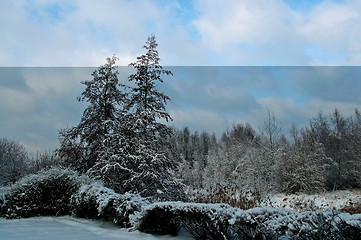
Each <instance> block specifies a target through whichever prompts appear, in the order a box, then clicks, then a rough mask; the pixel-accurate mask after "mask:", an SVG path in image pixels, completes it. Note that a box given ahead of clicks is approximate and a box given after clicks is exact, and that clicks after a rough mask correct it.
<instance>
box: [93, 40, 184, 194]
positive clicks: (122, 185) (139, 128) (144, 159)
mask: <svg viewBox="0 0 361 240" xmlns="http://www.w3.org/2000/svg"><path fill="white" fill-rule="evenodd" d="M156 47H157V43H156V41H155V37H154V36H150V37H149V38H148V41H147V42H146V45H145V46H144V48H145V49H146V50H147V53H146V54H145V55H142V56H140V57H138V58H137V62H135V63H131V64H130V65H129V66H130V67H134V69H135V73H134V74H132V75H130V76H129V81H130V82H134V86H133V87H129V86H127V87H126V89H128V90H129V92H128V95H127V99H126V104H125V105H124V110H123V112H122V113H123V114H122V118H121V121H119V123H118V122H116V123H115V125H116V126H117V128H116V131H115V132H114V133H112V134H106V135H105V139H104V141H103V145H102V150H101V151H100V154H99V158H98V161H97V163H96V164H95V166H94V167H93V168H91V169H90V170H89V173H90V174H92V175H94V176H97V177H100V178H102V179H103V180H104V181H105V182H106V183H108V184H109V185H110V187H112V188H114V189H115V190H116V191H117V192H120V193H124V192H133V193H138V194H140V195H141V196H144V197H152V198H153V199H162V200H179V199H180V198H181V197H182V194H183V191H182V188H181V185H180V184H179V183H178V182H177V181H175V180H174V179H173V178H172V176H171V174H170V171H171V170H173V169H175V167H176V165H175V162H174V161H173V160H171V159H170V158H168V156H167V155H166V153H165V151H163V149H165V148H164V146H163V145H164V144H165V140H166V139H167V138H168V136H169V134H170V133H171V129H170V128H169V127H167V126H166V125H165V124H163V123H160V122H159V120H161V119H164V120H166V121H168V120H171V117H170V115H169V114H168V113H167V112H166V110H165V105H166V102H167V101H168V100H170V98H169V97H168V96H167V95H165V94H164V93H161V92H159V91H158V90H157V89H156V83H157V82H163V80H162V78H161V75H163V74H165V75H170V74H171V72H170V71H167V70H164V69H163V68H162V66H160V65H159V62H160V58H159V56H158V52H157V50H156ZM109 123H110V125H114V121H109Z"/></svg>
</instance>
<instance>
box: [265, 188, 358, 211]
mask: <svg viewBox="0 0 361 240" xmlns="http://www.w3.org/2000/svg"><path fill="white" fill-rule="evenodd" d="M357 203H361V189H358V190H352V191H351V190H340V191H336V192H325V193H320V194H314V195H307V194H297V195H296V194H292V195H285V194H276V195H273V196H271V197H270V198H269V199H268V200H267V201H265V202H263V203H262V204H261V205H262V206H271V207H281V208H288V209H293V210H296V211H319V210H327V209H338V210H340V209H342V208H344V207H345V206H354V205H355V204H357Z"/></svg>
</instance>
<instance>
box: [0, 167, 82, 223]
mask: <svg viewBox="0 0 361 240" xmlns="http://www.w3.org/2000/svg"><path fill="white" fill-rule="evenodd" d="M82 181H84V177H83V179H82V177H80V176H79V175H78V173H76V172H74V171H72V170H69V169H63V168H51V169H49V170H47V171H40V172H39V173H38V174H34V175H30V176H27V177H25V178H23V179H21V180H20V181H18V182H16V183H15V184H14V185H12V186H10V187H7V188H5V189H4V190H3V191H4V197H3V198H4V200H2V202H3V203H2V207H1V210H0V215H1V216H2V217H6V218H20V217H32V216H46V215H55V216H57V215H66V214H70V212H71V205H70V197H71V196H72V194H74V193H75V192H76V191H77V190H78V188H79V186H80V185H81V182H82Z"/></svg>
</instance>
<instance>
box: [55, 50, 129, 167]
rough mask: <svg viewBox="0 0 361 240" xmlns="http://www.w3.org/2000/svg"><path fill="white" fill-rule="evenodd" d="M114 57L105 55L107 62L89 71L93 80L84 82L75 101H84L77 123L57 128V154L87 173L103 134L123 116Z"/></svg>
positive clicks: (123, 95) (96, 153)
mask: <svg viewBox="0 0 361 240" xmlns="http://www.w3.org/2000/svg"><path fill="white" fill-rule="evenodd" d="M116 60H117V57H115V56H113V57H112V58H107V63H106V64H104V65H102V66H100V67H99V68H97V69H96V70H94V72H93V73H92V76H93V79H92V80H90V81H83V82H82V84H84V85H85V86H86V88H85V90H84V91H83V93H82V94H81V96H80V97H78V101H79V102H80V101H86V102H88V103H89V106H88V107H87V108H86V109H85V110H84V112H83V116H82V118H81V120H80V123H79V124H78V126H75V127H72V128H66V129H62V130H60V143H61V147H60V149H59V150H58V153H59V155H60V156H61V157H62V158H63V160H64V161H65V162H66V163H67V164H68V165H72V166H74V167H75V168H76V169H78V170H80V171H82V172H86V171H87V170H88V169H90V168H91V167H93V166H94V164H95V162H96V161H97V159H98V155H99V152H100V151H101V150H102V144H103V141H104V139H105V137H106V136H107V135H108V134H110V133H114V132H115V131H117V130H116V129H115V127H116V126H117V124H114V123H113V122H119V121H120V120H121V119H122V114H123V111H122V109H123V105H124V99H125V93H123V92H122V91H121V90H120V89H119V87H120V84H119V80H118V71H117V70H116V66H115V62H116Z"/></svg>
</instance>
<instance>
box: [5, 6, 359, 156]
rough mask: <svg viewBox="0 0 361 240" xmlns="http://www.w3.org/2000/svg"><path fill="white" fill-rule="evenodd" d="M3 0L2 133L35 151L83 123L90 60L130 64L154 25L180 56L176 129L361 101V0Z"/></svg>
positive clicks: (288, 119) (170, 53)
mask: <svg viewBox="0 0 361 240" xmlns="http://www.w3.org/2000/svg"><path fill="white" fill-rule="evenodd" d="M0 9H2V14H1V15H0V21H1V24H0V37H1V39H2V40H1V41H0V52H1V54H0V67H1V68H0V137H8V138H15V139H17V140H19V141H20V142H21V143H23V144H24V145H25V146H26V147H27V148H28V149H31V150H32V151H34V150H39V151H43V150H45V149H51V148H54V147H57V144H58V140H57V136H58V135H57V134H58V133H57V130H58V129H60V128H63V127H66V126H72V125H75V124H77V123H78V121H79V119H80V116H81V114H82V111H83V109H84V105H82V104H80V103H78V102H77V101H76V97H77V96H79V94H80V93H81V91H82V90H83V86H82V85H81V84H80V81H83V80H87V79H90V77H91V76H90V73H91V70H92V68H88V67H90V66H91V67H96V66H99V65H101V64H104V63H105V58H106V57H109V56H111V55H112V54H116V55H117V56H118V57H119V58H120V60H119V62H118V64H119V65H120V66H126V65H128V64H129V63H131V62H133V61H134V60H135V59H136V57H137V56H139V55H141V54H143V53H144V51H143V49H142V46H143V45H144V42H145V41H146V38H147V36H149V35H150V34H155V35H156V37H157V41H158V43H159V47H158V50H159V54H160V57H161V59H162V65H165V66H178V67H169V68H170V69H171V70H173V72H174V78H171V79H167V81H166V83H165V84H164V85H163V86H160V87H161V88H162V89H163V88H164V91H165V92H167V93H168V94H169V95H170V97H171V98H172V103H170V104H169V105H168V110H169V112H170V113H171V114H172V116H173V118H174V122H173V124H174V125H175V126H177V127H184V126H189V127H190V128H191V129H192V130H199V131H202V130H208V131H214V132H216V133H218V134H219V133H220V132H222V131H223V130H226V129H227V128H228V127H231V126H232V124H234V123H236V122H250V123H251V124H252V126H253V127H255V128H256V129H257V128H261V127H262V124H263V119H264V118H265V116H266V115H267V110H268V109H269V110H271V111H273V112H274V114H275V115H276V117H277V118H278V119H279V120H280V121H281V122H282V124H283V126H284V127H283V128H284V129H285V131H287V129H288V127H289V126H290V125H291V124H292V123H295V124H296V125H298V126H305V125H306V124H307V122H308V119H309V118H311V117H312V116H314V115H315V114H317V112H319V111H324V112H326V113H327V112H330V111H332V109H333V108H335V107H337V108H339V109H340V111H341V112H343V113H344V114H346V115H347V114H351V113H352V111H353V109H354V108H355V107H360V106H361V102H360V97H359V94H358V93H359V90H360V87H361V83H360V81H361V80H360V79H361V78H360V77H361V76H360V68H359V67H357V66H360V65H361V24H359V23H360V22H361V2H360V1H358V0H316V1H313V0H312V1H311V0H298V1H297V0H272V1H269V0H222V1H221V0H210V1H206V0H193V1H192V0H190V1H181V0H167V1H166V0H159V1H155V0H154V1H153V0H135V1H126V0H106V1H89V0H72V1H70V0H69V1H67V0H65V1H64V0H61V1H60V0H46V1H45V0H29V1H25V0H24V1H22V0H17V1H6V0H0ZM211 66H216V67H211ZM236 66H242V67H236ZM247 66H248V67H247ZM259 66H261V67H259ZM262 66H267V67H262ZM299 66H303V67H299ZM332 66H335V67H332ZM338 66H344V67H338ZM353 66H356V67H353ZM13 67H15V68H13ZM21 67H26V68H21ZM29 67H33V68H29ZM44 67H45V68H44ZM49 67H50V68H49ZM64 67H65V68H64ZM68 67H69V68H68ZM74 67H77V68H74ZM78 67H80V68H78ZM126 72H127V71H126V70H124V73H123V76H122V78H123V79H126V75H127V74H126Z"/></svg>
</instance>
